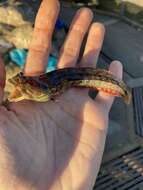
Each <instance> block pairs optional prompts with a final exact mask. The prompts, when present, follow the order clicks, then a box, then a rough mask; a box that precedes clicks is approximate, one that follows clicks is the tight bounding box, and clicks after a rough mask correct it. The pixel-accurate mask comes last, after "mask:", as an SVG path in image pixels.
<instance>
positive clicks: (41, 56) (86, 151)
mask: <svg viewBox="0 0 143 190" xmlns="http://www.w3.org/2000/svg"><path fill="white" fill-rule="evenodd" d="M58 12H59V3H58V1H57V0H43V1H42V4H41V7H40V9H39V12H38V14H37V17H36V22H35V29H34V33H33V39H32V42H31V45H30V47H29V55H28V58H27V63H26V65H25V69H24V72H25V74H26V75H31V76H32V75H38V74H41V73H43V72H44V71H45V68H46V63H47V58H48V55H49V51H50V47H51V37H52V33H53V30H54V25H55V22H56V19H57V15H58ZM91 21H92V12H91V11H90V10H89V9H87V8H82V9H80V10H79V11H78V12H77V14H76V16H75V18H74V19H73V22H72V24H71V27H70V30H69V33H68V36H67V38H66V40H65V43H64V45H63V47H62V49H61V52H60V57H59V63H58V68H63V67H69V66H70V67H71V66H73V67H74V66H75V65H76V62H77V59H78V56H79V51H80V46H81V43H82V40H83V38H84V35H85V33H86V32H87V30H88V28H89V26H90V24H91ZM103 38H104V27H103V25H102V24H99V23H93V24H92V25H91V26H90V30H89V34H88V39H87V43H86V47H85V51H84V54H83V58H82V60H81V63H80V66H81V67H83V66H90V67H95V64H96V61H97V59H98V55H99V52H100V49H101V47H102V43H103ZM109 69H110V71H111V72H112V73H113V74H115V75H116V76H118V77H119V78H121V77H122V66H121V64H120V63H119V62H117V61H114V62H113V63H111V66H110V68H109ZM0 79H1V83H0V84H1V90H0V98H1V101H2V99H3V86H4V85H3V84H4V81H5V72H4V66H3V64H2V61H1V65H0ZM112 103H113V98H112V97H110V96H109V95H106V94H104V93H102V92H99V93H98V95H97V97H96V100H95V101H93V100H92V99H91V98H90V97H89V96H88V90H87V89H70V90H68V91H67V92H66V93H64V94H63V95H61V96H60V97H59V98H58V99H57V100H56V101H49V102H47V103H37V102H32V101H21V102H17V103H11V104H9V105H8V107H4V106H1V107H0V149H1V151H0V176H1V177H0V189H3V190H8V189H11V190H13V189H14V190H31V189H32V190H37V189H38V190H47V189H48V190H61V189H64V190H80V189H82V190H84V189H85V190H88V189H89V190H90V189H92V187H93V185H94V183H95V179H96V176H97V173H98V171H99V167H100V163H101V159H102V153H103V150H104V143H105V137H106V131H107V126H108V113H109V110H110V108H111V105H112Z"/></svg>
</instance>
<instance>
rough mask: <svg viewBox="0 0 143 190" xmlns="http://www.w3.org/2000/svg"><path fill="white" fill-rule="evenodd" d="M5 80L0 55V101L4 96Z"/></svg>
mask: <svg viewBox="0 0 143 190" xmlns="http://www.w3.org/2000/svg"><path fill="white" fill-rule="evenodd" d="M5 80H6V71H5V66H4V63H3V60H2V57H1V55H0V103H1V102H2V100H3V96H4V87H5Z"/></svg>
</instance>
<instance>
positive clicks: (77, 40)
mask: <svg viewBox="0 0 143 190" xmlns="http://www.w3.org/2000/svg"><path fill="white" fill-rule="evenodd" d="M92 17H93V13H92V11H91V10H90V9H88V8H81V9H80V10H79V11H78V12H77V13H76V16H75V17H74V19H73V22H72V24H71V26H70V29H69V33H68V36H67V38H66V40H65V43H64V45H63V47H62V48H61V51H60V57H59V63H58V68H63V67H69V66H74V65H75V63H76V62H77V59H78V56H79V52H80V47H81V44H82V41H83V38H84V36H85V34H86V32H87V30H88V28H89V25H90V23H91V21H92Z"/></svg>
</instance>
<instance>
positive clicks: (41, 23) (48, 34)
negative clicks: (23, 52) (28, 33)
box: [24, 0, 60, 76]
mask: <svg viewBox="0 0 143 190" xmlns="http://www.w3.org/2000/svg"><path fill="white" fill-rule="evenodd" d="M59 10H60V6H59V1H58V0H43V1H42V3H41V5H40V8H39V11H38V13H37V16H36V20H35V27H34V32H33V36H32V41H31V43H30V47H29V53H28V56H27V61H26V65H25V68H24V73H25V74H26V75H29V76H33V75H38V74H41V73H43V72H45V69H46V66H47V60H48V55H49V51H50V48H51V40H52V33H53V31H54V28H55V23H56V20H57V16H58V14H59Z"/></svg>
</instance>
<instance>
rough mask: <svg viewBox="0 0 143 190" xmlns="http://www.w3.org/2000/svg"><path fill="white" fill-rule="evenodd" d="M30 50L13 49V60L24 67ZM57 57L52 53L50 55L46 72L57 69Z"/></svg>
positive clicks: (11, 55)
mask: <svg viewBox="0 0 143 190" xmlns="http://www.w3.org/2000/svg"><path fill="white" fill-rule="evenodd" d="M27 54H28V51H27V50H24V49H13V50H12V51H10V53H9V55H10V58H11V60H12V61H13V62H14V63H16V64H17V65H18V66H19V67H20V68H21V69H22V68H23V67H24V64H25V62H26V57H27ZM56 66H57V59H56V57H53V56H52V55H50V56H49V60H48V64H47V69H46V72H50V71H53V70H55V69H56Z"/></svg>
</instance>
